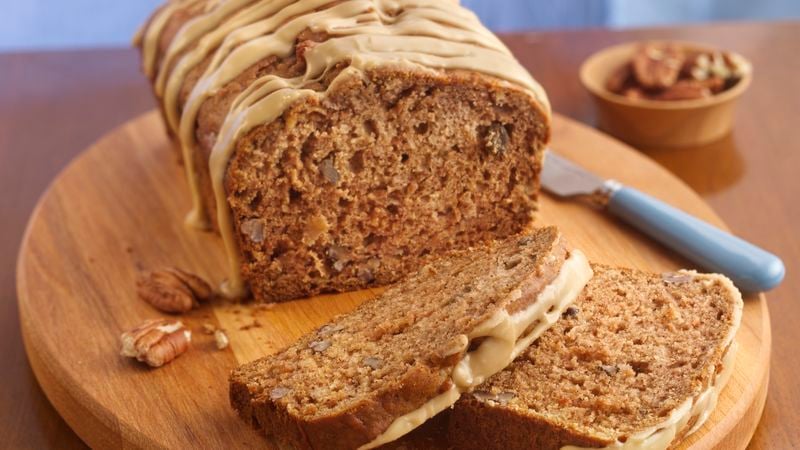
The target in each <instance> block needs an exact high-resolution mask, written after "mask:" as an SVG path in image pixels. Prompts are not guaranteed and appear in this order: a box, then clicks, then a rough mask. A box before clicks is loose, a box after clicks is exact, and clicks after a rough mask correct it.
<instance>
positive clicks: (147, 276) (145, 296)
mask: <svg viewBox="0 0 800 450" xmlns="http://www.w3.org/2000/svg"><path fill="white" fill-rule="evenodd" d="M136 291H137V293H138V294H139V297H140V298H141V299H142V300H144V301H146V302H147V303H149V304H151V305H152V306H153V307H154V308H156V309H158V310H159V311H163V312H167V313H173V314H174V313H185V312H187V311H189V310H191V309H192V308H193V307H195V305H197V303H198V302H200V301H205V300H208V299H210V298H211V296H212V295H213V290H212V289H211V286H209V285H208V283H206V282H205V281H204V280H203V279H202V278H200V277H198V276H197V275H193V274H191V273H188V272H185V271H183V270H180V269H175V268H168V269H161V270H155V271H152V272H143V273H141V274H139V277H138V278H137V279H136Z"/></svg>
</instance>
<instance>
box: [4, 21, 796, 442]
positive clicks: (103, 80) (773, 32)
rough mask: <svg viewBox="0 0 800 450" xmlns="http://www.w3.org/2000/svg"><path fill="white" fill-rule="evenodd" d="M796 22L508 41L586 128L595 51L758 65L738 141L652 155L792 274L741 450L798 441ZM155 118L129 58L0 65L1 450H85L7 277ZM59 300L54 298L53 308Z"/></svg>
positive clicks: (48, 57) (16, 60) (775, 304)
mask: <svg viewBox="0 0 800 450" xmlns="http://www.w3.org/2000/svg"><path fill="white" fill-rule="evenodd" d="M799 37H800V22H790V23H738V24H720V25H707V26H702V27H696V26H694V27H675V28H662V29H648V30H630V31H619V32H615V31H607V30H588V31H574V32H547V33H520V34H509V35H505V36H504V39H505V41H506V42H507V43H508V44H509V46H510V47H511V49H512V50H513V51H514V53H515V54H516V55H517V56H518V57H519V58H520V60H522V62H523V63H524V64H525V65H526V66H527V67H528V68H529V69H530V70H531V72H533V74H534V75H535V76H536V78H537V79H539V80H540V81H541V82H542V84H543V85H544V86H545V88H546V89H547V91H548V93H549V95H550V99H551V101H552V103H553V105H554V108H555V110H557V111H559V112H560V113H562V114H565V115H568V116H571V117H573V118H576V119H578V120H581V121H584V122H587V123H590V124H591V123H593V121H594V116H593V111H592V105H591V103H590V101H589V97H588V95H587V94H586V93H585V92H584V91H583V89H582V88H581V86H580V84H579V82H578V76H577V69H578V66H579V65H580V63H581V61H583V60H584V59H585V58H586V57H587V56H588V55H589V54H590V53H592V52H593V51H595V50H597V49H600V48H602V47H605V46H608V45H611V44H615V43H618V42H624V41H629V40H637V39H645V38H661V39H682V40H692V41H700V42H707V43H709V44H713V45H719V46H722V47H725V48H730V49H732V50H736V51H738V52H740V53H742V54H744V55H745V56H746V57H748V58H749V59H750V60H751V61H752V62H753V65H754V67H755V80H754V83H753V85H752V87H751V89H750V91H749V92H747V93H746V94H745V96H744V98H743V100H742V104H741V105H740V109H739V111H738V116H737V123H736V126H735V131H734V133H733V134H732V135H731V136H729V137H727V138H725V139H723V140H722V141H720V142H717V143H714V144H711V145H708V146H704V147H701V148H689V149H682V150H670V151H660V152H651V156H652V157H653V158H655V159H656V160H657V161H659V162H660V163H661V164H663V165H664V166H666V167H667V168H669V169H670V170H672V171H673V172H675V173H676V174H677V175H678V176H679V177H681V178H682V179H683V180H685V181H686V183H688V184H689V185H690V186H691V187H692V188H694V189H695V190H696V191H697V192H699V193H700V194H701V195H702V196H703V197H704V198H705V199H706V200H707V201H708V202H709V203H710V204H711V205H712V206H713V207H714V208H715V209H716V210H717V211H718V212H719V214H720V215H721V216H722V217H723V219H725V220H726V221H727V223H728V224H729V225H730V226H731V228H732V229H733V230H734V231H735V232H737V233H738V234H739V235H741V236H743V237H744V238H746V239H749V240H752V241H754V242H757V243H758V244H760V245H762V246H764V247H766V248H767V249H770V250H772V251H774V252H776V253H777V254H778V255H780V256H781V257H782V258H783V260H784V262H785V263H786V268H787V273H788V274H787V277H786V281H784V283H783V285H782V286H781V287H779V288H778V289H776V290H775V291H773V292H771V293H770V294H769V301H770V311H771V316H772V327H773V328H772V329H773V357H772V367H771V378H770V388H769V397H768V399H767V404H766V408H765V410H764V415H763V418H762V421H761V424H760V425H759V427H758V430H757V431H756V434H755V436H754V438H753V441H752V443H751V446H750V448H753V449H762V448H776V449H777V448H791V447H792V446H793V445H795V444H796V443H797V442H800V425H798V424H800V410H799V409H798V406H800V383H798V382H797V380H798V378H800V358H798V357H797V355H796V350H795V345H797V343H798V342H800V326H798V325H796V318H797V317H800V301H798V299H796V298H795V297H796V294H795V293H796V292H798V291H800V276H798V275H797V270H800V265H798V261H800V237H798V230H800V227H798V223H800V201H798V197H800V173H798V171H799V169H800V148H798V142H800V94H798V92H800V78H798V76H797V74H798V73H800V59H799V58H798V57H797V55H798V54H800V38H799ZM153 106H154V103H153V101H152V100H151V97H150V92H149V88H148V85H147V83H146V82H145V80H144V78H143V77H142V76H141V75H140V74H139V70H138V57H137V55H136V54H135V52H134V51H132V50H128V49H124V50H98V51H73V52H57V53H25V54H17V55H14V54H6V55H0V193H1V194H0V227H2V228H0V355H2V356H3V358H4V361H3V363H2V364H0V380H2V384H3V387H2V389H0V442H2V443H3V445H2V446H8V447H10V448H83V447H85V446H84V444H83V443H82V442H81V441H80V439H79V438H78V437H77V436H76V435H75V434H74V433H73V432H72V431H71V430H70V429H69V427H68V426H67V425H66V423H65V422H64V421H63V420H62V419H61V418H60V417H59V416H58V414H57V413H56V412H55V410H54V409H53V408H52V407H51V406H50V404H49V403H48V401H47V399H46V398H45V396H44V394H43V393H42V391H41V389H40V388H39V387H38V385H37V383H36V380H35V378H34V377H33V373H32V372H31V369H30V367H29V366H28V363H27V360H26V356H25V352H24V349H23V347H22V342H21V338H20V333H19V323H18V319H17V306H16V293H15V286H14V265H15V261H16V254H17V251H18V249H19V242H20V237H21V235H22V232H23V229H24V226H25V223H26V221H27V219H28V215H29V214H30V211H31V209H32V208H33V206H34V204H35V202H36V199H37V198H38V196H39V195H40V194H41V193H42V192H43V191H44V189H45V188H46V186H47V184H48V182H49V181H50V180H51V179H53V177H54V176H55V175H56V174H57V173H58V171H59V170H61V168H63V167H64V166H65V165H66V164H67V163H68V162H69V161H70V159H72V158H73V157H74V156H75V155H76V154H78V152H80V151H81V150H83V149H84V148H86V147H87V146H88V145H89V144H90V143H91V142H92V141H94V140H95V139H97V138H98V137H99V136H100V135H102V134H103V133H105V132H106V131H108V130H110V129H111V128H113V127H114V126H116V125H118V124H120V123H122V122H124V121H126V120H127V119H130V118H132V117H134V116H136V115H137V114H139V113H141V112H144V111H146V110H148V109H150V108H152V107H153ZM58 300H59V299H57V298H54V299H53V301H54V302H57V301H58Z"/></svg>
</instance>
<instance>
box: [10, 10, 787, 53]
mask: <svg viewBox="0 0 800 450" xmlns="http://www.w3.org/2000/svg"><path fill="white" fill-rule="evenodd" d="M160 3H161V0H0V51H18V50H32V49H34V50H35V49H62V48H81V47H110V46H124V45H128V44H129V43H130V39H131V36H132V35H133V33H134V32H135V31H136V28H137V27H138V26H139V24H140V23H142V22H143V21H144V20H145V18H146V17H147V16H148V15H149V14H150V12H151V11H152V10H153V9H155V7H156V6H157V5H159V4H160ZM462 3H463V4H464V5H466V6H468V7H470V8H472V9H473V10H475V11H476V12H477V13H478V15H479V16H481V18H482V19H483V21H484V23H486V24H487V25H488V26H489V27H490V28H492V29H494V30H496V31H509V30H520V29H552V28H579V27H598V26H602V27H612V28H613V27H637V26H649V25H665V24H674V23H685V22H705V21H710V20H742V19H781V18H798V17H800V0H669V1H666V0H661V1H656V0H462ZM799 38H800V37H799Z"/></svg>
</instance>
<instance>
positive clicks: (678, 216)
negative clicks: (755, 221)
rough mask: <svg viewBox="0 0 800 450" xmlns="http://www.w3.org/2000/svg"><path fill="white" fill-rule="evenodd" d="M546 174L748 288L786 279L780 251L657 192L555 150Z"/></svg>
mask: <svg viewBox="0 0 800 450" xmlns="http://www.w3.org/2000/svg"><path fill="white" fill-rule="evenodd" d="M541 178H542V187H543V188H544V189H545V191H547V192H549V193H551V194H553V195H555V196H557V197H564V198H583V199H586V200H588V201H589V202H591V203H593V204H594V205H596V206H599V207H601V208H604V209H605V210H607V211H608V212H610V213H611V214H612V215H614V216H616V217H618V218H619V219H621V220H623V221H624V222H627V223H628V224H629V225H632V226H634V227H635V228H637V229H638V230H639V231H641V232H643V233H645V234H647V235H648V236H650V237H652V238H653V239H655V240H657V241H659V242H660V243H661V244H663V245H665V246H666V247H668V248H670V249H672V250H674V251H676V252H678V253H679V254H681V255H683V256H684V257H686V258H687V259H689V260H690V261H692V262H694V263H696V264H698V265H699V266H700V267H701V268H702V269H705V270H710V271H713V272H719V273H722V274H724V275H727V276H728V277H729V278H731V280H733V282H734V284H735V285H736V286H737V287H738V288H739V289H741V290H743V291H746V292H759V291H766V290H769V289H772V288H774V287H775V286H777V285H778V284H780V282H781V281H782V280H783V277H784V274H785V272H786V269H785V267H784V265H783V261H781V259H780V258H778V257H777V256H775V255H774V254H772V253H770V252H768V251H766V250H764V249H762V248H759V247H757V246H755V245H753V244H751V243H749V242H747V241H745V240H743V239H741V238H738V237H736V236H734V235H732V234H730V233H727V232H725V231H723V230H721V229H719V228H717V227H715V226H713V225H711V224H709V223H707V222H704V221H702V220H700V219H698V218H697V217H694V216H692V215H690V214H687V213H686V212H684V211H681V210H680V209H678V208H675V207H673V206H670V205H668V204H666V203H664V202H662V201H661V200H658V199H656V198H655V197H652V196H650V195H647V194H645V193H643V192H640V191H638V190H636V189H634V188H632V187H629V186H625V185H623V184H622V183H620V182H618V181H616V180H613V179H603V178H601V177H598V176H597V175H595V174H593V173H591V172H589V171H587V170H586V169H584V168H583V167H581V166H579V165H577V164H575V163H574V162H572V161H570V160H568V159H566V158H563V157H561V156H560V155H558V154H556V153H555V152H553V151H552V150H548V151H547V154H546V156H545V163H544V168H543V169H542V177H541Z"/></svg>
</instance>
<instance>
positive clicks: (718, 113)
mask: <svg viewBox="0 0 800 450" xmlns="http://www.w3.org/2000/svg"><path fill="white" fill-rule="evenodd" d="M580 78H581V82H582V83H583V85H584V87H586V89H587V90H588V91H589V92H590V93H591V95H592V97H593V98H594V100H595V104H596V105H597V122H598V126H599V127H600V128H601V129H602V130H604V131H606V132H608V133H610V134H612V135H614V136H616V137H618V138H619V139H621V140H623V141H625V142H628V143H630V144H632V145H634V146H638V147H642V148H664V147H691V146H697V145H702V144H706V143H709V142H712V141H715V140H717V139H719V138H721V137H723V136H725V135H726V134H728V133H729V132H730V130H731V127H732V124H733V112H734V106H735V104H736V100H737V99H738V98H739V96H740V95H741V94H742V93H743V92H744V91H745V90H746V89H747V87H748V86H749V85H750V81H751V79H752V68H751V65H750V63H749V62H748V61H747V60H745V59H744V58H743V57H742V56H740V55H738V54H736V53H732V52H725V51H720V50H717V49H714V48H710V47H705V46H701V45H697V44H692V43H686V42H674V41H673V42H670V41H650V42H637V43H628V44H622V45H617V46H614V47H609V48H606V49H604V50H601V51H600V52H597V53H595V54H594V55H592V56H591V57H589V59H587V60H586V61H585V62H584V63H583V65H582V66H581V70H580Z"/></svg>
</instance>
